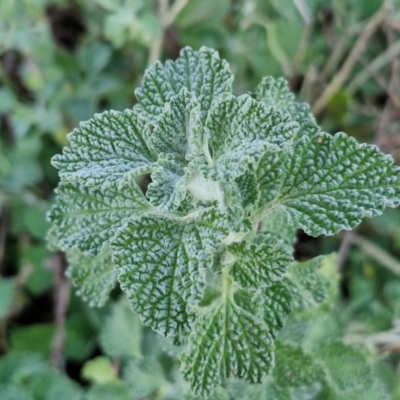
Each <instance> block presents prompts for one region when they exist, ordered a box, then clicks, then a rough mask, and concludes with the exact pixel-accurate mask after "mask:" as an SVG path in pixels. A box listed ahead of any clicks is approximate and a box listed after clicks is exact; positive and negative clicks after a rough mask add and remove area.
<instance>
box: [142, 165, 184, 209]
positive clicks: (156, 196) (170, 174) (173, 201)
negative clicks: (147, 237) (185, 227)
mask: <svg viewBox="0 0 400 400" xmlns="http://www.w3.org/2000/svg"><path fill="white" fill-rule="evenodd" d="M187 170H189V169H188V168H182V165H181V164H178V163H177V162H176V161H174V159H173V158H170V157H166V158H159V159H158V161H157V162H156V163H154V164H153V168H152V171H153V172H152V174H151V179H152V182H151V183H150V185H149V186H148V189H147V192H146V197H147V198H148V199H149V200H150V201H151V203H152V204H153V205H154V207H156V208H157V209H158V210H159V211H161V212H165V211H174V210H176V209H178V207H179V206H180V204H181V203H182V201H183V200H184V199H185V197H186V191H187V183H188V180H189V173H188V172H186V171H187Z"/></svg>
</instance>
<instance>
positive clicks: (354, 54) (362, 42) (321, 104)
mask: <svg viewBox="0 0 400 400" xmlns="http://www.w3.org/2000/svg"><path fill="white" fill-rule="evenodd" d="M390 6H391V2H390V1H385V2H384V4H383V5H382V7H381V8H380V9H379V10H378V11H377V12H376V14H375V15H374V16H373V17H372V18H371V19H370V21H369V22H368V23H367V24H366V26H365V28H364V30H363V32H362V33H361V35H360V36H359V38H358V40H357V42H356V44H355V45H354V47H353V49H352V51H351V52H350V54H349V55H348V57H347V59H346V61H345V62H344V64H343V66H342V68H341V69H340V70H339V71H338V73H337V74H336V75H335V77H334V78H333V79H332V81H331V82H330V84H329V85H328V86H327V87H326V88H325V90H324V91H323V92H322V94H321V95H320V97H319V98H318V99H317V100H316V101H315V103H314V105H313V106H312V113H313V114H314V115H315V116H317V115H319V114H320V113H321V111H322V110H323V109H324V108H325V106H326V104H327V103H328V102H329V100H330V99H331V98H332V96H333V95H334V94H335V93H336V92H337V91H338V90H339V89H340V88H341V87H342V86H343V84H344V83H345V81H346V80H347V78H348V76H349V75H350V73H351V70H352V69H353V66H354V64H355V63H356V61H357V60H358V59H359V57H360V56H361V54H362V53H363V52H364V50H365V48H366V46H367V43H368V40H369V39H370V37H371V36H372V35H373V34H374V33H375V31H376V30H377V29H378V27H379V25H380V24H381V23H382V22H383V20H384V19H385V17H386V15H387V13H388V11H389V10H390V8H391V7H390Z"/></svg>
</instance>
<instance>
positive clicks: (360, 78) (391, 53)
mask: <svg viewBox="0 0 400 400" xmlns="http://www.w3.org/2000/svg"><path fill="white" fill-rule="evenodd" d="M399 54H400V40H398V41H397V42H395V43H393V44H392V45H391V46H390V47H389V48H388V49H387V50H386V51H384V52H383V53H381V54H380V55H379V56H378V57H376V58H375V59H374V60H373V61H372V62H371V63H370V64H369V65H368V67H367V68H364V69H363V70H362V71H360V72H359V73H358V74H357V75H356V76H355V77H354V78H353V80H352V81H351V82H350V83H349V85H348V86H347V91H348V92H349V93H354V92H355V91H356V90H357V89H358V88H359V87H360V86H361V85H362V84H363V83H364V82H365V81H366V80H367V79H368V78H369V77H370V75H372V74H373V73H376V72H378V71H379V70H380V69H381V68H383V67H384V66H385V65H386V64H388V63H389V62H391V61H392V60H394V59H395V58H396V57H398V55H399Z"/></svg>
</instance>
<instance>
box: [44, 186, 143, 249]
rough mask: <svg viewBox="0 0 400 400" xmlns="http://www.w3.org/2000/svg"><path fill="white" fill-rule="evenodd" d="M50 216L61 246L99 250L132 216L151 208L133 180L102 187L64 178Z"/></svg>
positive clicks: (63, 247)
mask: <svg viewBox="0 0 400 400" xmlns="http://www.w3.org/2000/svg"><path fill="white" fill-rule="evenodd" d="M56 193H57V201H56V203H55V204H54V206H53V208H52V209H51V210H50V212H49V219H50V220H51V221H52V222H53V223H54V225H56V226H57V227H58V230H57V236H58V242H59V245H60V247H61V249H63V250H65V249H67V250H68V249H78V250H80V251H82V252H84V253H87V254H92V255H95V254H98V253H100V252H101V250H102V249H104V248H106V247H108V245H109V243H110V240H111V239H112V238H113V237H114V235H115V233H116V232H117V230H118V229H119V228H120V227H121V226H122V225H123V224H124V223H125V222H126V221H127V220H128V219H129V218H130V217H131V216H132V215H135V214H137V213H140V212H143V211H146V210H148V209H149V208H150V205H149V203H148V202H147V201H146V199H145V198H144V196H143V194H142V192H141V190H140V189H139V187H138V186H137V185H136V183H135V182H134V181H131V182H129V184H128V183H126V184H124V185H123V186H121V187H120V188H118V187H117V185H116V184H112V185H110V186H108V187H105V188H103V189H101V188H98V187H94V186H85V185H83V184H77V183H69V182H61V183H60V185H59V187H58V189H57V191H56Z"/></svg>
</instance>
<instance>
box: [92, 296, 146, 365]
mask: <svg viewBox="0 0 400 400" xmlns="http://www.w3.org/2000/svg"><path fill="white" fill-rule="evenodd" d="M141 341H142V324H141V323H140V321H139V318H138V316H137V315H134V314H132V311H131V309H130V307H129V304H128V302H127V301H126V298H125V296H123V298H122V299H121V300H119V301H118V302H116V303H113V305H112V309H111V313H110V314H109V315H107V316H106V318H105V319H104V321H103V323H102V326H101V332H100V345H101V348H102V350H103V351H104V353H105V354H107V355H108V356H109V357H113V358H115V357H122V356H133V357H136V358H140V357H141V356H142V352H141Z"/></svg>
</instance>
